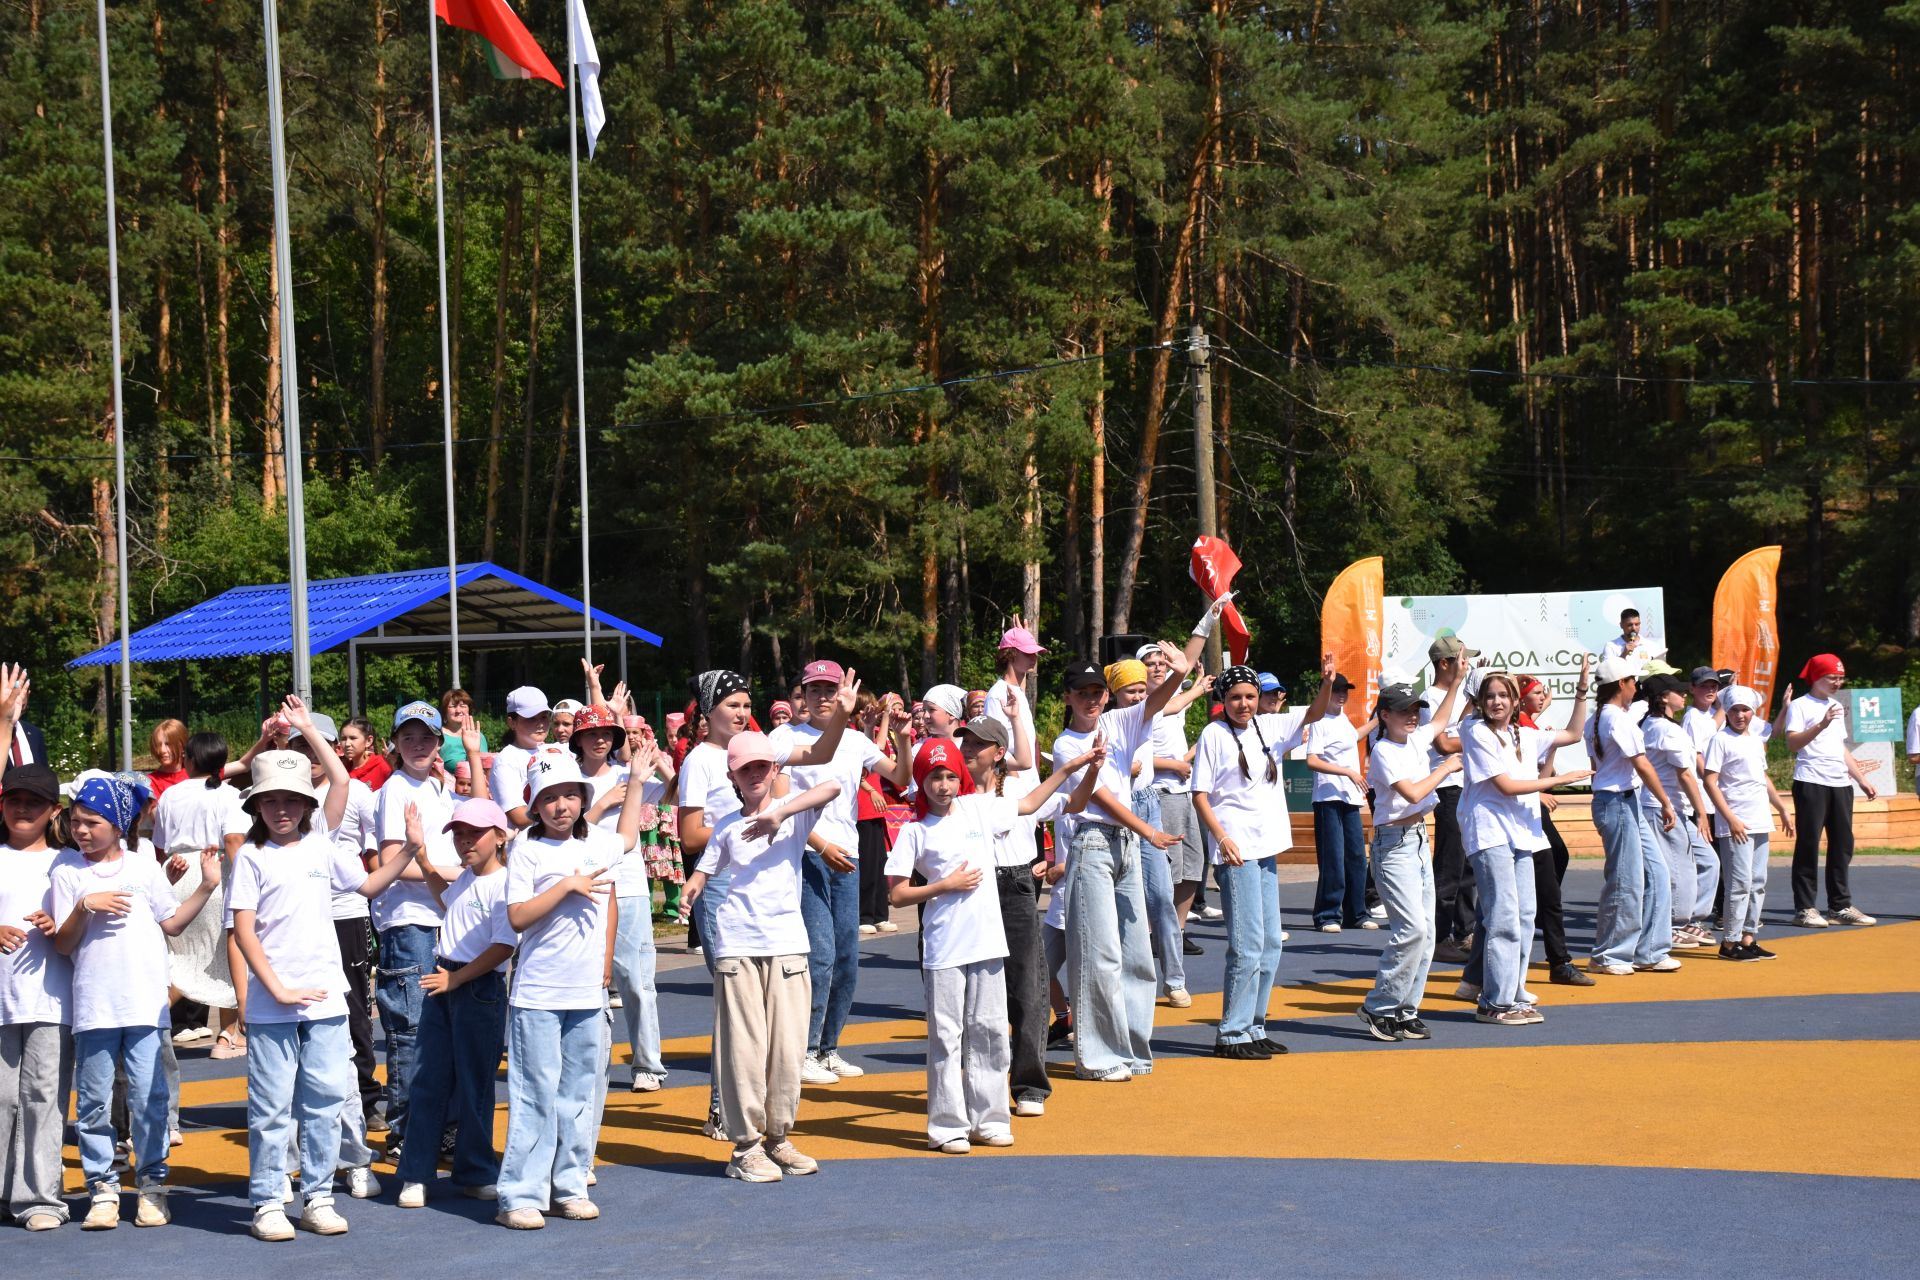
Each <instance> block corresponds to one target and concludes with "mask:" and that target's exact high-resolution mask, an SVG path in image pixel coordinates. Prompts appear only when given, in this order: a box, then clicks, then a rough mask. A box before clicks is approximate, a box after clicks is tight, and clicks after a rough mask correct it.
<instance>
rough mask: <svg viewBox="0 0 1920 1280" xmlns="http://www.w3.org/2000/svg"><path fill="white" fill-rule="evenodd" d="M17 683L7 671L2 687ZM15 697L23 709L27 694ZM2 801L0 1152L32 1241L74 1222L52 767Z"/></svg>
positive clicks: (6, 785) (66, 971)
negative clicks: (63, 1147) (3, 1139)
mask: <svg viewBox="0 0 1920 1280" xmlns="http://www.w3.org/2000/svg"><path fill="white" fill-rule="evenodd" d="M15 670H16V671H17V668H16V669H15ZM12 674H13V673H11V672H8V671H6V670H4V669H0V685H4V684H5V683H6V680H7V677H8V676H10V675H12ZM17 696H18V697H19V698H20V699H21V700H22V701H24V699H25V690H24V689H22V690H21V692H20V693H19V695H17ZM8 710H9V706H8V704H7V702H6V701H5V700H4V695H3V694H0V743H4V742H7V741H9V736H8V733H9V732H10V730H9V724H10V722H9V721H7V718H6V717H7V712H8ZM0 791H4V792H5V794H4V796H0V811H4V815H5V820H6V833H5V840H4V842H0V1061H4V1063H5V1071H4V1074H3V1075H0V1114H6V1115H8V1116H10V1117H11V1123H10V1124H0V1132H9V1131H10V1133H11V1139H12V1140H11V1141H9V1142H7V1143H6V1145H5V1148H4V1149H0V1186H10V1187H12V1188H13V1194H12V1195H11V1196H9V1197H8V1199H7V1203H6V1204H4V1205H0V1211H4V1212H7V1213H10V1214H11V1215H12V1217H13V1218H14V1220H15V1221H17V1222H18V1223H19V1224H20V1225H21V1226H23V1227H25V1228H26V1229H27V1230H29V1231H51V1230H53V1229H54V1228H56V1227H58V1226H59V1225H60V1224H61V1223H63V1222H65V1221H66V1220H67V1202H66V1201H65V1200H64V1199H63V1198H62V1186H61V1170H60V1132H61V1128H62V1126H63V1124H64V1122H65V1120H66V1115H65V1112H66V1105H67V1093H68V1080H67V1076H68V1073H69V1071H70V1070H71V1067H70V1066H69V1064H70V1063H71V1062H72V1060H73V1013H72V1004H73V962H72V961H70V960H68V959H67V957H66V956H64V955H61V954H60V951H59V949H58V948H57V947H55V946H54V941H53V939H54V934H55V932H56V929H57V927H56V925H55V923H54V918H53V867H54V862H55V860H56V859H58V858H59V856H60V850H59V849H58V848H57V847H56V845H55V841H57V840H58V839H59V837H58V836H57V835H56V834H55V824H54V819H55V818H56V817H57V816H58V815H59V812H60V779H59V778H58V777H56V776H55V774H54V772H53V770H52V769H49V768H48V767H47V766H46V765H44V764H40V763H38V762H32V763H26V764H16V765H12V766H10V767H9V768H8V769H7V772H6V776H5V779H4V782H0ZM116 1215H117V1208H116Z"/></svg>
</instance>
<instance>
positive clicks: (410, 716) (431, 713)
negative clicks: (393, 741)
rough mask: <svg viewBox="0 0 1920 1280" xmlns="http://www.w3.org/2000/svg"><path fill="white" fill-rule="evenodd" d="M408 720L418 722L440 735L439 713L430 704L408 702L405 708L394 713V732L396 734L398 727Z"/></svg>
mask: <svg viewBox="0 0 1920 1280" xmlns="http://www.w3.org/2000/svg"><path fill="white" fill-rule="evenodd" d="M409 720H418V721H419V722H420V723H421V724H423V725H425V726H427V728H429V729H431V730H433V731H434V733H435V734H439V733H440V712H439V710H438V709H437V708H436V707H435V706H434V705H433V704H432V703H431V702H417V701H416V702H409V703H408V704H407V705H406V706H404V707H402V708H400V709H399V710H398V711H396V712H394V713H393V730H394V732H395V733H398V732H399V731H400V726H401V725H403V724H405V723H406V722H407V721H409Z"/></svg>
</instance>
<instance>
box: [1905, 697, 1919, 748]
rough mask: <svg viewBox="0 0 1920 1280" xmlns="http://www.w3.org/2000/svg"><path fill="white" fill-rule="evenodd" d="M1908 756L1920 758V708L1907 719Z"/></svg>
mask: <svg viewBox="0 0 1920 1280" xmlns="http://www.w3.org/2000/svg"><path fill="white" fill-rule="evenodd" d="M1907 754H1908V755H1910V756H1920V707H1916V708H1914V712H1913V714H1912V715H1910V716H1908V717H1907Z"/></svg>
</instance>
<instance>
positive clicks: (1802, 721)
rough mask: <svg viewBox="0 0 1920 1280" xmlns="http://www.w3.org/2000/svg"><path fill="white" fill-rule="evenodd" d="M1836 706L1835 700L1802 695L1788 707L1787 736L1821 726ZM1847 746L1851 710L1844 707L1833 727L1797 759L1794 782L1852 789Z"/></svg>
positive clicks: (1801, 751) (1815, 737)
mask: <svg viewBox="0 0 1920 1280" xmlns="http://www.w3.org/2000/svg"><path fill="white" fill-rule="evenodd" d="M1833 705H1834V702H1833V700H1832V699H1829V698H1816V697H1814V696H1813V695H1812V694H1810V693H1803V694H1801V695H1800V696H1799V697H1797V698H1795V699H1794V700H1793V701H1792V702H1791V703H1789V704H1788V706H1787V732H1788V733H1800V732H1802V731H1803V730H1806V729H1810V728H1812V727H1813V726H1814V725H1816V724H1819V723H1820V721H1821V720H1822V719H1824V718H1825V717H1826V714H1827V708H1828V707H1830V706H1833ZM1846 742H1847V709H1846V705H1845V704H1844V703H1842V704H1840V714H1839V715H1837V716H1835V717H1834V719H1833V723H1832V724H1830V725H1828V726H1827V727H1826V728H1824V729H1822V730H1821V731H1820V732H1819V733H1817V734H1815V735H1814V737H1813V741H1811V742H1809V743H1808V744H1807V745H1806V746H1804V747H1802V748H1800V750H1799V753H1798V754H1796V755H1795V756H1794V757H1793V780H1794V781H1795V782H1811V783H1815V784H1817V785H1819V786H1822V787H1851V786H1852V785H1853V779H1852V778H1851V777H1849V776H1848V774H1847V754H1846V751H1847V748H1846Z"/></svg>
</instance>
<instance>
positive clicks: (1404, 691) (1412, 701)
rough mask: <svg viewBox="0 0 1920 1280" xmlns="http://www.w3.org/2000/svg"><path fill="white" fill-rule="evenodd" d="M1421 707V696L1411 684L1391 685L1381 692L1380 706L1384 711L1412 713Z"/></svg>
mask: <svg viewBox="0 0 1920 1280" xmlns="http://www.w3.org/2000/svg"><path fill="white" fill-rule="evenodd" d="M1419 705H1420V695H1419V694H1417V693H1415V692H1414V691H1413V686H1412V685H1410V684H1390V685H1388V686H1387V687H1386V688H1384V689H1382V690H1381V691H1380V701H1379V703H1378V706H1379V709H1380V710H1382V711H1411V710H1413V709H1414V708H1415V707H1417V706H1419Z"/></svg>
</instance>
